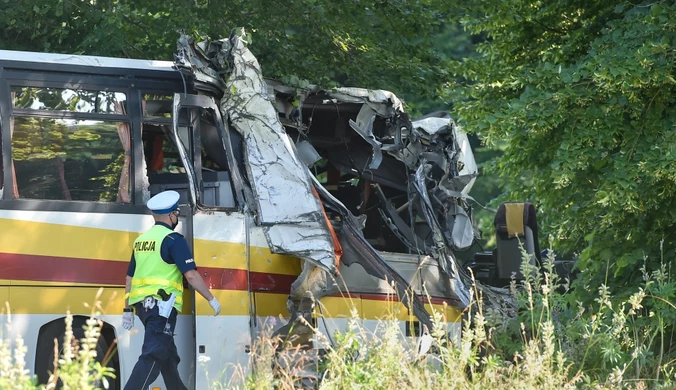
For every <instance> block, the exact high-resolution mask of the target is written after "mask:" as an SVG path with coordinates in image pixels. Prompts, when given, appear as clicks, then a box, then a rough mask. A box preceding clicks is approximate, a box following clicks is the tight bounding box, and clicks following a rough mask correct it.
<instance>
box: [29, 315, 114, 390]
mask: <svg viewBox="0 0 676 390" xmlns="http://www.w3.org/2000/svg"><path fill="white" fill-rule="evenodd" d="M85 321H86V319H81V318H74V319H73V342H74V343H75V344H74V345H78V344H79V343H80V340H82V339H83V338H84V337H85V330H84V329H82V327H83V326H84V325H85ZM65 334H66V324H65V319H63V318H62V319H60V320H55V321H53V322H51V323H49V324H47V325H45V326H43V327H42V328H41V329H40V335H39V336H38V345H37V348H36V351H35V375H36V376H37V379H38V383H39V384H47V382H48V381H49V376H50V375H51V374H52V373H53V372H54V360H55V359H54V339H56V340H57V342H58V349H59V352H58V353H59V356H58V357H57V360H58V359H60V358H61V355H62V354H63V338H64V336H65ZM108 349H109V343H108V341H107V340H106V339H105V338H104V337H103V335H101V336H100V337H99V340H98V342H97V344H96V361H98V362H99V363H101V364H102V365H103V358H104V357H105V356H106V353H108ZM106 366H107V367H110V368H116V367H115V365H114V359H113V358H109V359H108V362H106ZM92 374H93V373H92ZM115 376H116V377H118V376H119V372H117V370H116V372H115ZM107 380H108V389H109V390H119V389H120V385H119V383H118V378H110V377H108V378H107ZM62 388H63V383H62V382H61V379H59V380H58V382H57V386H56V389H62ZM96 388H100V389H103V388H105V387H104V386H103V383H100V382H97V383H96Z"/></svg>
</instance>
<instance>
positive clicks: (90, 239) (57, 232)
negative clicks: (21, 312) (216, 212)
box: [0, 218, 301, 275]
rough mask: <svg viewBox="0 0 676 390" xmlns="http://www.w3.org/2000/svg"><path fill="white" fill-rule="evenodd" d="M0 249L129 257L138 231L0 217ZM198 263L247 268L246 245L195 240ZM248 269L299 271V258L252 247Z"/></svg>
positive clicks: (73, 255) (72, 255) (67, 254)
mask: <svg viewBox="0 0 676 390" xmlns="http://www.w3.org/2000/svg"><path fill="white" fill-rule="evenodd" d="M0 231H2V234H1V235H0V248H1V249H0V251H2V252H5V253H16V254H20V255H37V256H52V257H69V258H80V259H94V260H115V261H124V262H127V261H129V258H130V256H131V247H132V244H133V242H134V240H135V239H136V238H137V237H138V236H139V234H140V233H137V232H122V231H118V230H110V229H100V228H92V227H81V226H73V225H67V224H55V223H48V222H32V221H22V220H16V219H6V218H0ZM194 248H195V262H196V264H197V266H198V267H199V266H204V267H219V268H232V269H242V270H246V268H247V261H246V246H245V244H244V243H231V242H221V241H211V240H202V239H195V240H194ZM250 255H251V271H252V272H265V273H277V274H284V275H298V274H300V270H301V266H300V260H299V259H297V258H295V257H291V256H284V255H277V254H273V253H271V252H270V250H269V249H268V248H267V247H251V248H250Z"/></svg>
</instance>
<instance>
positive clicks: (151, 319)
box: [124, 302, 187, 390]
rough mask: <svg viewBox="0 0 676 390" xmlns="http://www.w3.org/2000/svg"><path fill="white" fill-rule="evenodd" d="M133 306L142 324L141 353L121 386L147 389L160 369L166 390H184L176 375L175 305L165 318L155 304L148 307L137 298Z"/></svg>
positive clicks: (129, 388) (136, 389)
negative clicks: (127, 378)
mask: <svg viewBox="0 0 676 390" xmlns="http://www.w3.org/2000/svg"><path fill="white" fill-rule="evenodd" d="M134 306H135V308H136V315H137V316H138V318H139V320H141V322H142V323H143V326H144V327H145V336H144V337H143V348H142V349H141V356H140V357H139V359H138V361H137V362H136V365H135V366H134V370H133V371H132V372H131V376H130V377H129V381H128V382H127V384H126V385H125V386H124V390H147V389H148V386H150V384H151V383H153V382H154V381H155V379H157V377H158V376H159V375H160V373H161V374H162V379H164V383H165V385H166V386H167V390H187V388H186V387H185V385H184V384H183V382H182V381H181V378H180V376H179V375H178V363H179V362H180V361H181V359H180V358H179V357H178V351H177V350H176V344H174V336H173V333H174V329H175V328H176V316H177V314H178V313H177V312H176V308H174V309H173V310H172V311H171V315H170V316H169V318H168V319H167V318H164V317H162V316H160V314H159V311H158V307H157V305H155V307H154V308H152V309H150V310H148V311H146V309H144V308H143V305H142V304H141V303H140V302H139V303H137V304H136V305H134Z"/></svg>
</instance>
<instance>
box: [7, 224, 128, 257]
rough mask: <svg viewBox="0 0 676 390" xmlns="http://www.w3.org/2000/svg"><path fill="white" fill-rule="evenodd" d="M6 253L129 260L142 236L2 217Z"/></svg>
mask: <svg viewBox="0 0 676 390" xmlns="http://www.w3.org/2000/svg"><path fill="white" fill-rule="evenodd" d="M0 231H1V232H2V234H0V248H2V252H5V253H18V254H29V255H38V256H53V257H72V258H81V259H96V260H119V261H129V258H130V256H131V246H132V243H133V242H134V240H135V239H136V237H138V235H139V234H138V233H134V232H121V231H118V230H108V229H97V228H90V227H81V226H72V225H64V224H54V223H47V222H31V221H21V220H16V219H5V218H0Z"/></svg>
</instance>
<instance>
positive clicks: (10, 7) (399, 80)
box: [0, 0, 462, 99]
mask: <svg viewBox="0 0 676 390" xmlns="http://www.w3.org/2000/svg"><path fill="white" fill-rule="evenodd" d="M460 12H462V8H461V7H460V6H459V5H456V4H455V3H454V2H447V1H442V0H424V1H417V2H409V1H402V0H397V1H389V2H383V1H381V0H369V1H348V2H338V3H337V2H333V1H328V0H291V1H284V2H275V1H266V0H248V1H242V0H236V1H232V2H218V1H203V0H196V1H184V0H162V1H158V0H147V1H118V0H99V1H79V0H58V1H47V0H26V1H22V2H19V3H16V2H9V1H1V2H0V25H2V26H6V27H5V28H3V30H1V31H0V47H2V48H3V49H16V50H33V51H46V52H59V53H74V54H90V55H106V56H121V57H131V58H148V59H165V60H172V59H173V54H174V53H175V50H176V39H177V38H178V36H179V35H178V33H177V31H178V30H184V31H185V32H187V33H189V34H192V35H193V36H195V37H197V38H199V37H200V36H201V37H203V38H204V37H206V36H209V37H212V38H221V37H227V36H228V35H230V32H231V30H232V29H233V28H235V27H239V26H241V27H244V28H245V30H246V31H247V33H248V34H249V39H250V40H251V41H252V45H251V48H252V50H253V51H254V54H255V55H256V56H257V58H258V60H259V62H260V63H261V64H262V66H263V71H264V72H265V75H266V77H272V78H279V77H282V76H291V75H297V76H298V77H300V78H302V79H306V80H308V81H310V82H312V83H314V84H320V85H324V86H331V85H332V84H333V85H336V84H340V85H348V86H360V87H367V88H381V89H390V90H396V91H402V93H405V94H406V95H407V96H411V97H414V96H415V97H416V98H417V99H423V98H425V99H426V98H430V97H434V96H435V95H436V94H437V93H438V91H439V88H438V86H439V85H441V84H442V83H443V80H444V78H445V77H446V70H445V67H444V66H443V63H442V62H441V61H440V59H441V56H440V54H439V53H438V50H437V49H435V45H434V44H433V42H432V41H433V40H434V37H435V36H436V33H437V32H439V31H442V29H444V25H443V22H444V20H445V19H446V18H447V17H448V15H452V14H458V13H460Z"/></svg>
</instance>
